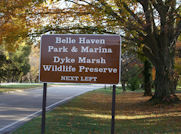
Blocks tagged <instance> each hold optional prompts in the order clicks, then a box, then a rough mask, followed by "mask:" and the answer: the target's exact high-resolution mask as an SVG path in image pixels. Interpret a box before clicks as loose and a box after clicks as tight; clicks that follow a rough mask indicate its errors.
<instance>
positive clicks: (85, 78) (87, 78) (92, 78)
mask: <svg viewBox="0 0 181 134" xmlns="http://www.w3.org/2000/svg"><path fill="white" fill-rule="evenodd" d="M80 81H87V82H90V81H97V77H90V76H84V77H83V76H81V77H80Z"/></svg>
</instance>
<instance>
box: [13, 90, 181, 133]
mask: <svg viewBox="0 0 181 134" xmlns="http://www.w3.org/2000/svg"><path fill="white" fill-rule="evenodd" d="M111 94H112V92H111V90H109V89H106V90H105V89H100V90H95V91H92V92H89V93H86V94H84V95H81V96H79V97H76V98H75V99H73V100H72V101H70V102H68V103H67V104H64V105H62V106H59V107H57V108H55V109H54V110H53V111H50V112H48V113H47V115H46V117H47V118H46V134H110V131H111V130H110V125H111V100H112V96H111ZM178 96H179V97H180V98H181V96H180V95H178ZM149 99H150V98H149V97H143V93H135V92H127V93H122V92H121V90H120V89H118V90H117V95H116V126H115V134H181V127H180V122H181V112H180V111H181V103H178V104H175V105H154V106H153V105H149V104H148V103H146V102H147V100H149ZM40 126H41V117H37V118H35V119H33V120H32V121H30V122H28V123H26V124H25V125H24V126H22V127H21V128H19V129H17V130H16V131H15V132H14V133H13V134H40V132H41V128H40Z"/></svg>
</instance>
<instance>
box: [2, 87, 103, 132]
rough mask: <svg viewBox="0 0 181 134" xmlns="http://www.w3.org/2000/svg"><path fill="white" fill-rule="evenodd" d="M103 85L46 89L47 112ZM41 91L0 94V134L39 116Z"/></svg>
mask: <svg viewBox="0 0 181 134" xmlns="http://www.w3.org/2000/svg"><path fill="white" fill-rule="evenodd" d="M102 87H103V85H56V86H53V87H48V89H47V110H50V109H52V108H54V107H55V106H57V105H59V104H61V103H63V102H65V101H67V100H70V99H72V98H74V97H76V96H78V95H80V94H83V93H85V92H88V91H91V90H95V89H98V88H102ZM42 96H43V90H42V89H34V90H26V91H22V92H14V93H3V94H0V134H6V133H8V132H11V131H13V130H14V129H16V128H17V127H19V126H21V125H22V124H24V123H25V122H27V121H29V120H30V119H32V118H33V117H36V116H38V115H40V114H41V107H42Z"/></svg>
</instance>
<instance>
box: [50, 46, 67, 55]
mask: <svg viewBox="0 0 181 134" xmlns="http://www.w3.org/2000/svg"><path fill="white" fill-rule="evenodd" d="M48 52H63V53H67V52H68V48H67V47H65V46H62V47H59V48H57V47H54V46H48Z"/></svg>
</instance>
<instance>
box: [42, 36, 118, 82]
mask: <svg viewBox="0 0 181 134" xmlns="http://www.w3.org/2000/svg"><path fill="white" fill-rule="evenodd" d="M120 50H121V48H120V36H117V35H83V34H82V35H81V34H80V35H67V34H62V35H61V34H60V35H59V34H57V35H43V36H42V37H41V52H40V53H41V54H40V55H41V57H40V81H41V82H65V83H105V84H117V83H119V76H120V52H121V51H120Z"/></svg>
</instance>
